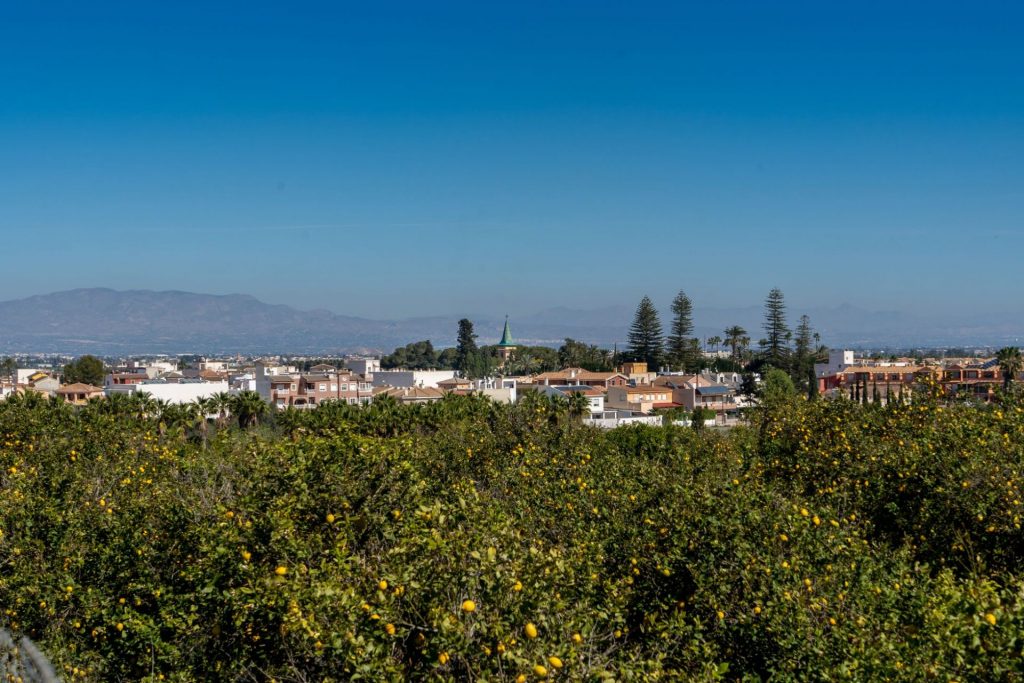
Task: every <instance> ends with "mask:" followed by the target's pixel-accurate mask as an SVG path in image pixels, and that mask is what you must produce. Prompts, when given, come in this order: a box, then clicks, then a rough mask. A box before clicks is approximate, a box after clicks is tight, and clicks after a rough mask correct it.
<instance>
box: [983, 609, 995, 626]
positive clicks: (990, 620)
mask: <svg viewBox="0 0 1024 683" xmlns="http://www.w3.org/2000/svg"><path fill="white" fill-rule="evenodd" d="M985 621H987V622H988V624H989V626H995V625H996V615H994V614H992V613H991V612H989V613H988V614H986V615H985Z"/></svg>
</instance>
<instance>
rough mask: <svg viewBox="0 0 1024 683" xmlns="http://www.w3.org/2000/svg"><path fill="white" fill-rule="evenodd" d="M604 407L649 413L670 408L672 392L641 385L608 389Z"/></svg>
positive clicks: (659, 387) (672, 404)
mask: <svg viewBox="0 0 1024 683" xmlns="http://www.w3.org/2000/svg"><path fill="white" fill-rule="evenodd" d="M605 405H607V406H608V407H609V408H614V409H616V410H629V411H632V412H634V413H649V412H651V411H652V410H654V409H655V408H672V407H674V406H675V404H674V403H673V401H672V390H671V389H669V388H668V387H666V386H662V385H655V384H641V385H638V386H611V387H608V396H607V398H606V399H605Z"/></svg>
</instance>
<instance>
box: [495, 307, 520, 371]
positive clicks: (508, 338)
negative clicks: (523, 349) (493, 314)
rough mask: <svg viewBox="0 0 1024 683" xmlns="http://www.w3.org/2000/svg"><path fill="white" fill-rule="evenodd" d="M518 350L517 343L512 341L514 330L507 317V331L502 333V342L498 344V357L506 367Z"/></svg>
mask: <svg viewBox="0 0 1024 683" xmlns="http://www.w3.org/2000/svg"><path fill="white" fill-rule="evenodd" d="M515 350H516V343H515V342H514V341H512V329H511V328H510V327H509V326H508V316H507V315H506V316H505V330H504V331H503V332H502V333H501V341H500V342H498V356H499V357H500V358H501V363H502V365H504V364H505V363H507V362H508V360H509V358H511V357H512V353H513V352H514V351H515Z"/></svg>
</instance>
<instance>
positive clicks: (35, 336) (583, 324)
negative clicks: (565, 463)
mask: <svg viewBox="0 0 1024 683" xmlns="http://www.w3.org/2000/svg"><path fill="white" fill-rule="evenodd" d="M801 312H802V311H793V310H791V311H790V324H791V326H794V327H795V324H796V318H797V317H798V316H799V314H800V313H801ZM806 313H807V314H808V315H809V316H810V317H811V321H812V323H813V325H814V327H815V328H816V329H817V330H818V331H819V332H821V334H822V339H823V341H824V342H825V343H827V344H830V345H833V346H838V345H846V346H883V345H900V346H908V345H915V344H916V345H923V344H929V345H931V344H934V345H952V344H1002V343H1014V340H1015V339H1016V337H1019V336H1024V334H1022V328H1024V325H1022V324H1021V322H1020V321H1021V318H1020V317H1019V316H991V317H987V316H986V317H976V318H974V319H971V318H969V317H963V318H962V319H958V320H956V321H951V320H949V321H937V320H929V319H926V318H922V317H918V316H913V315H907V314H904V313H900V312H896V311H882V312H873V311H866V310H863V309H860V308H857V307H856V306H852V305H849V304H844V305H842V306H838V307H835V308H820V309H811V310H807V311H806ZM662 314H663V317H665V319H666V320H665V322H666V326H665V327H666V330H667V329H668V325H667V323H668V320H667V317H668V309H667V307H665V309H664V310H663V311H662ZM632 316H633V308H632V307H629V306H612V307H604V308H598V309H589V310H582V309H572V308H565V307H553V308H549V309H545V310H543V311H539V312H537V313H535V314H532V315H526V316H518V317H516V318H514V319H513V320H512V331H513V334H514V336H515V337H516V339H517V341H520V342H521V343H532V344H547V345H557V344H559V343H561V341H562V340H563V339H564V338H566V337H572V338H574V339H578V340H581V341H586V342H588V343H596V344H601V345H603V346H608V347H610V346H612V345H613V344H615V343H618V345H619V347H620V348H622V347H624V345H625V341H626V337H627V332H628V328H629V324H630V321H631V320H632ZM458 317H461V316H434V317H423V318H413V319H408V320H391V321H389V320H370V319H366V318H360V317H354V316H346V315H341V314H338V313H334V312H331V311H326V310H311V311H303V310H299V309H296V308H293V307H291V306H284V305H271V304H267V303H264V302H262V301H259V300H258V299H256V298H254V297H252V296H247V295H242V294H228V295H211V294H196V293H192V292H180V291H166V292H156V291H149V290H130V291H116V290H112V289H75V290H70V291H64V292H55V293H52V294H45V295H40V296H31V297H28V298H25V299H17V300H13V301H5V302H0V352H30V351H34V352H46V353H85V352H90V353H98V354H104V355H112V354H130V353H233V352H237V353H278V352H283V353H329V352H343V351H390V350H391V349H393V348H395V347H396V346H400V345H403V344H406V343H409V342H412V341H418V340H421V339H431V340H432V341H433V342H434V344H435V346H438V347H443V346H450V345H452V344H454V341H455V332H456V327H457V321H458ZM466 317H469V318H470V319H472V320H473V321H474V324H475V328H476V332H477V334H478V335H479V336H480V339H479V341H480V343H483V344H486V343H494V342H495V341H497V339H498V337H499V336H500V333H501V327H502V324H503V317H499V316H496V315H492V316H480V315H478V316H473V315H467V316H466ZM694 319H695V321H696V322H697V329H696V333H697V334H699V335H701V336H705V337H706V336H711V335H719V336H722V330H724V329H725V328H726V327H727V326H730V325H733V324H739V325H742V326H743V327H745V328H746V329H747V330H748V332H749V334H750V337H751V338H752V339H753V340H754V343H755V345H756V343H757V340H758V339H759V338H760V336H761V329H760V323H761V307H760V306H759V305H754V306H748V307H743V308H731V309H727V308H701V307H697V308H696V309H695V311H694Z"/></svg>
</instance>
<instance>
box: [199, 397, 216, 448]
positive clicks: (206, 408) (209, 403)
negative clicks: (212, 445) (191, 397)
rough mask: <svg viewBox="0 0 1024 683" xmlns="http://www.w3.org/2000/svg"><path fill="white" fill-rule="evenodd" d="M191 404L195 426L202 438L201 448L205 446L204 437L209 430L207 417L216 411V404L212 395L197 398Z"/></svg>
mask: <svg viewBox="0 0 1024 683" xmlns="http://www.w3.org/2000/svg"><path fill="white" fill-rule="evenodd" d="M193 405H195V415H194V416H193V417H194V418H195V423H196V426H197V427H198V428H199V438H200V439H201V440H202V443H203V448H206V437H207V436H208V434H209V431H210V423H209V418H210V414H211V413H214V412H216V411H217V408H216V404H215V402H214V400H213V398H212V397H205V396H202V397H200V398H197V399H196V400H195V401H194V402H193Z"/></svg>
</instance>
